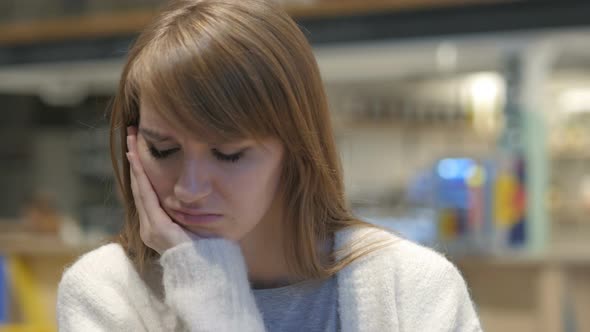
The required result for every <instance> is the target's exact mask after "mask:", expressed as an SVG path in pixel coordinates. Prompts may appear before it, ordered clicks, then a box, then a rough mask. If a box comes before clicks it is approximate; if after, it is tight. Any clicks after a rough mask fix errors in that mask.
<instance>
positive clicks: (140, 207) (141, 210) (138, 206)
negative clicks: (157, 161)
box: [129, 170, 147, 220]
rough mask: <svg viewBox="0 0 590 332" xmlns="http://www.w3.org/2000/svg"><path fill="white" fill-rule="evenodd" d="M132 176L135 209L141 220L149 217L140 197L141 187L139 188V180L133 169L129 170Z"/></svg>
mask: <svg viewBox="0 0 590 332" xmlns="http://www.w3.org/2000/svg"><path fill="white" fill-rule="evenodd" d="M129 175H130V177H131V191H132V192H133V200H134V202H135V209H136V210H137V215H138V216H139V218H140V220H145V218H146V217H147V215H146V213H145V209H144V207H143V202H142V201H141V198H140V197H139V189H138V188H137V180H136V179H135V172H134V171H133V170H131V172H129Z"/></svg>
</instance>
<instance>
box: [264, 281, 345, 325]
mask: <svg viewBox="0 0 590 332" xmlns="http://www.w3.org/2000/svg"><path fill="white" fill-rule="evenodd" d="M253 292H254V297H255V299H256V304H257V305H258V309H259V310H260V313H261V314H262V319H263V320H264V325H265V326H266V330H267V331H269V332H274V331H281V332H290V331H293V332H300V331H312V332H315V331H322V332H336V331H340V319H339V316H338V287H337V282H336V278H335V277H333V278H330V279H327V280H324V281H305V282H300V283H297V284H293V285H289V286H285V287H279V288H269V289H254V290H253Z"/></svg>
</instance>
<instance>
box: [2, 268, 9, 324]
mask: <svg viewBox="0 0 590 332" xmlns="http://www.w3.org/2000/svg"><path fill="white" fill-rule="evenodd" d="M6 274H7V271H6V260H5V259H4V257H2V256H0V325H3V324H6V323H8V285H7V282H8V278H7V276H6Z"/></svg>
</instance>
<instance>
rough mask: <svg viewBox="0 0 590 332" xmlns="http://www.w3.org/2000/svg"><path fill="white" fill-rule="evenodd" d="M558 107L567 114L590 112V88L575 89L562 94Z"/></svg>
mask: <svg viewBox="0 0 590 332" xmlns="http://www.w3.org/2000/svg"><path fill="white" fill-rule="evenodd" d="M558 105H559V107H560V109H561V110H562V111H563V112H565V113H584V112H590V88H574V89H568V90H565V91H563V92H561V93H560V94H559V97H558Z"/></svg>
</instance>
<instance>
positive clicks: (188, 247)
mask: <svg viewBox="0 0 590 332" xmlns="http://www.w3.org/2000/svg"><path fill="white" fill-rule="evenodd" d="M160 263H161V265H162V267H163V279H164V290H165V294H166V295H165V297H166V303H167V304H168V305H169V306H170V307H172V308H173V309H174V311H175V312H176V313H178V315H179V316H180V318H181V319H182V320H183V321H184V323H185V325H186V326H187V328H188V329H189V330H190V331H252V332H254V331H256V332H258V331H264V323H263V321H262V317H261V315H260V313H259V311H258V308H257V306H256V302H255V301H254V296H253V294H252V291H251V289H250V285H249V282H248V278H247V273H246V267H245V263H244V259H243V257H242V254H241V251H240V248H239V246H238V245H237V244H235V243H233V242H230V241H228V240H225V239H201V240H198V241H194V242H192V243H183V244H180V245H178V246H176V247H174V248H172V249H169V250H167V251H165V252H164V254H163V255H162V257H161V258H160Z"/></svg>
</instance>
